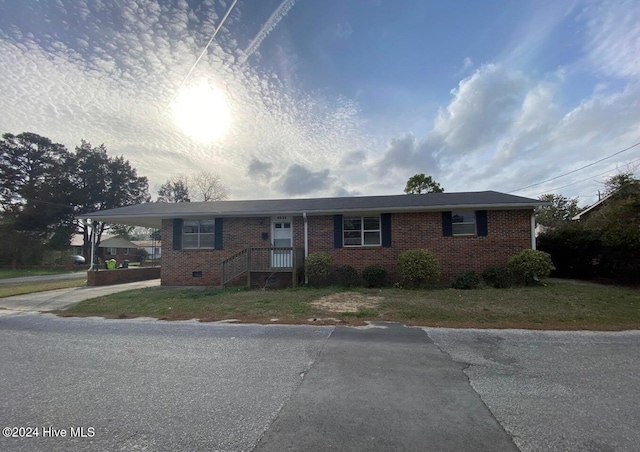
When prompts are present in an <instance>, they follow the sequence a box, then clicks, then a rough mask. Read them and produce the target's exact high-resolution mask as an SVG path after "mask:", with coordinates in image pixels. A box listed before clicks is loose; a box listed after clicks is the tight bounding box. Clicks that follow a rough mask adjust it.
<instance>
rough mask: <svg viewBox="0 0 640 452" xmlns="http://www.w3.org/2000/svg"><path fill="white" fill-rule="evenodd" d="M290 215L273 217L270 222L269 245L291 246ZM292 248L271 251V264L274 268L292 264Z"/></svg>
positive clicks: (276, 246)
mask: <svg viewBox="0 0 640 452" xmlns="http://www.w3.org/2000/svg"><path fill="white" fill-rule="evenodd" d="M291 224H292V222H291V218H290V217H275V218H274V219H273V220H272V222H271V231H272V232H271V237H272V239H271V246H273V247H274V248H291V247H292V246H293V232H292V231H293V228H292V227H291ZM292 255H293V252H292V250H282V249H274V250H273V251H271V266H272V267H276V268H283V267H291V266H292V265H293V259H292Z"/></svg>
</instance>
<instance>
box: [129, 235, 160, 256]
mask: <svg viewBox="0 0 640 452" xmlns="http://www.w3.org/2000/svg"><path fill="white" fill-rule="evenodd" d="M131 243H133V244H134V245H136V246H137V247H138V248H143V249H144V250H145V251H146V252H147V261H151V260H155V259H160V258H161V257H162V242H161V241H160V240H133V241H132V242H131Z"/></svg>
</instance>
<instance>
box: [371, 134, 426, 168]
mask: <svg viewBox="0 0 640 452" xmlns="http://www.w3.org/2000/svg"><path fill="white" fill-rule="evenodd" d="M437 149H438V145H437V144H436V143H434V141H433V140H432V139H426V140H422V141H421V140H418V139H417V138H416V137H415V136H414V135H413V133H410V132H408V133H405V134H402V135H400V136H397V137H393V138H391V139H390V140H389V142H388V143H387V148H386V150H385V151H384V153H383V156H382V158H381V159H379V160H378V161H377V162H376V163H375V164H374V166H373V169H374V173H375V174H376V175H378V176H384V175H388V174H390V173H393V172H394V170H400V172H401V173H402V174H405V173H406V170H415V171H414V172H424V173H429V174H436V173H437V172H438V164H437V162H436V160H435V158H434V152H435V151H436V150H437Z"/></svg>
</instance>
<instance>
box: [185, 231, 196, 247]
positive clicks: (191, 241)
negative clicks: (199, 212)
mask: <svg viewBox="0 0 640 452" xmlns="http://www.w3.org/2000/svg"><path fill="white" fill-rule="evenodd" d="M182 247H183V248H197V247H198V235H197V234H185V235H183V236H182Z"/></svg>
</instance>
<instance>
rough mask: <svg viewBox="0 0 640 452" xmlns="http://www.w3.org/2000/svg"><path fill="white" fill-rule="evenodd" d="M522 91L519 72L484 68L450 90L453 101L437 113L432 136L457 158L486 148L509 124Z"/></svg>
mask: <svg viewBox="0 0 640 452" xmlns="http://www.w3.org/2000/svg"><path fill="white" fill-rule="evenodd" d="M526 88H527V80H526V78H525V77H524V75H522V74H521V73H520V72H517V71H511V70H507V69H506V68H503V67H501V66H500V65H497V64H488V65H485V66H483V67H481V68H479V69H478V70H477V71H476V72H475V73H474V74H473V75H471V76H470V77H467V78H465V79H464V80H462V81H461V82H460V83H459V85H458V87H457V88H455V89H453V90H452V91H451V94H453V97H454V98H453V100H452V101H451V103H450V104H449V105H448V106H447V108H445V109H441V110H440V111H439V112H438V115H437V117H436V119H435V124H434V128H433V131H432V133H433V135H434V136H436V137H438V138H439V139H440V140H442V142H443V143H444V145H445V146H446V147H447V151H448V152H450V153H454V154H458V155H460V154H465V153H468V152H472V151H473V150H475V149H477V148H478V147H481V146H486V145H489V144H491V143H492V142H493V141H494V140H495V139H496V138H497V137H498V136H499V135H500V134H501V132H502V131H503V130H504V129H505V127H506V126H507V125H508V124H509V122H510V121H511V119H512V117H513V114H514V113H515V112H516V111H517V109H518V107H519V105H520V99H521V98H522V97H523V96H524V94H525V92H526Z"/></svg>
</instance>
